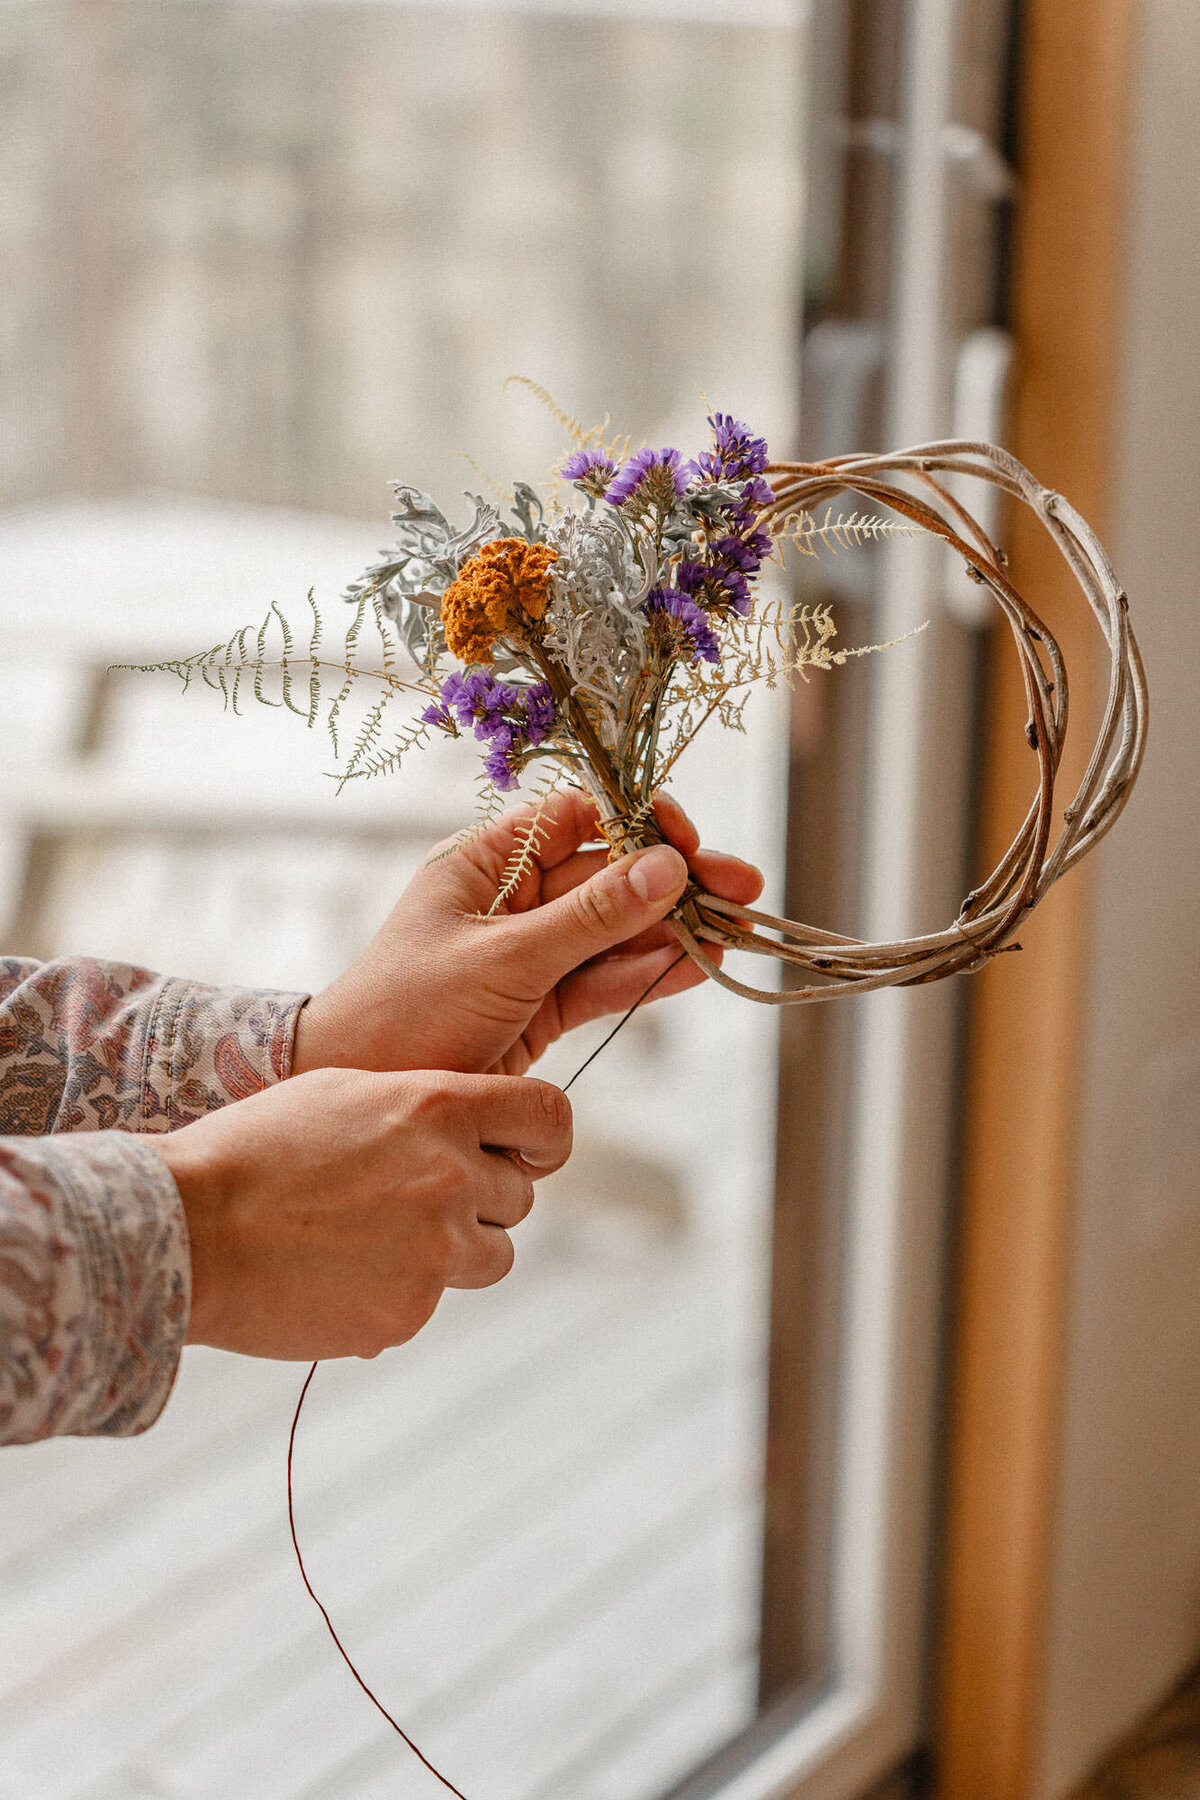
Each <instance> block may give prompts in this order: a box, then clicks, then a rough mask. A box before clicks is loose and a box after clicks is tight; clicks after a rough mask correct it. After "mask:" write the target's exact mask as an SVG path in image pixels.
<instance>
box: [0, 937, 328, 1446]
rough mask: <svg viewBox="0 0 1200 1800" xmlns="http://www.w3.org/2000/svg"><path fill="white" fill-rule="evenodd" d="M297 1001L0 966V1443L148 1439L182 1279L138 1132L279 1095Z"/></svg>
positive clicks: (95, 968) (178, 1321)
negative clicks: (260, 1095) (274, 1087)
mask: <svg viewBox="0 0 1200 1800" xmlns="http://www.w3.org/2000/svg"><path fill="white" fill-rule="evenodd" d="M305 998H306V996H305V995H302V994H278V993H267V992H261V993H260V992H252V991H250V990H246V989H240V988H212V987H204V986H201V985H198V984H196V983H193V982H186V981H178V980H175V979H173V978H171V977H164V976H159V975H153V974H151V973H149V971H147V970H145V969H138V968H133V967H131V966H129V965H125V964H117V963H102V962H95V961H91V960H89V959H86V958H79V959H71V960H66V961H60V962H51V963H37V962H32V961H28V960H26V959H23V958H19V957H0V1443H29V1442H31V1441H32V1440H34V1439H36V1438H43V1437H49V1436H52V1435H55V1434H62V1433H73V1434H77V1435H91V1434H103V1435H107V1436H116V1437H122V1436H130V1435H133V1434H134V1433H137V1432H140V1431H145V1430H146V1428H147V1427H148V1426H149V1425H152V1424H153V1423H154V1421H155V1419H156V1418H157V1417H158V1415H159V1413H160V1412H161V1411H162V1408H163V1407H164V1405H165V1404H166V1400H167V1396H168V1394H169V1393H170V1391H171V1384H172V1382H173V1380H174V1378H175V1371H176V1369H177V1367H178V1363H179V1355H180V1351H181V1349H182V1346H183V1340H184V1336H185V1333H186V1330H187V1318H188V1304H189V1298H190V1268H189V1259H188V1241H187V1226H186V1222H185V1219H184V1214H183V1208H182V1205H181V1203H180V1200H179V1195H178V1192H177V1190H176V1188H175V1183H174V1181H173V1180H172V1178H171V1175H170V1172H169V1171H168V1169H167V1166H166V1164H165V1163H164V1162H163V1160H162V1158H161V1157H159V1156H158V1155H156V1154H155V1151H154V1149H153V1146H152V1144H151V1143H150V1142H148V1141H147V1138H146V1136H145V1135H142V1134H147V1133H155V1132H160V1131H171V1130H175V1129H177V1128H178V1127H180V1126H182V1125H187V1124H190V1123H191V1121H192V1120H194V1119H198V1118H200V1117H202V1116H203V1114H205V1113H208V1112H212V1111H213V1110H214V1109H215V1108H217V1107H219V1106H226V1105H228V1103H229V1102H230V1101H232V1100H241V1099H244V1098H245V1097H246V1096H247V1095H249V1094H254V1093H257V1092H259V1090H260V1089H261V1088H264V1087H267V1086H270V1085H271V1083H273V1082H276V1081H282V1080H284V1079H286V1077H287V1075H288V1074H289V1073H290V1063H291V1051H292V1039H293V1036H294V1032H295V1026H296V1018H297V1015H298V1013H299V1011H300V1008H301V1007H302V1006H303V1004H304V1001H305ZM62 1134H70V1135H62Z"/></svg>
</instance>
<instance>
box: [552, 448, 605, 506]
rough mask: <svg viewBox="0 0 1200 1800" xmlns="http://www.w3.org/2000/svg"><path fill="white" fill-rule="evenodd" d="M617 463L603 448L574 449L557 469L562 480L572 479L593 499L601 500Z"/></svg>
mask: <svg viewBox="0 0 1200 1800" xmlns="http://www.w3.org/2000/svg"><path fill="white" fill-rule="evenodd" d="M616 472H617V465H616V463H614V461H613V460H612V457H611V456H606V455H605V454H604V452H603V450H576V451H575V453H574V455H572V456H568V458H567V460H566V462H565V463H564V464H563V466H562V468H561V469H560V470H559V474H560V475H561V476H562V477H563V480H564V481H573V482H574V483H575V484H576V486H577V487H579V488H582V490H583V492H584V493H585V494H590V495H591V497H592V498H593V499H595V500H603V498H604V496H605V493H606V491H607V489H608V485H609V483H610V482H611V480H612V478H613V476H614V475H615V474H616Z"/></svg>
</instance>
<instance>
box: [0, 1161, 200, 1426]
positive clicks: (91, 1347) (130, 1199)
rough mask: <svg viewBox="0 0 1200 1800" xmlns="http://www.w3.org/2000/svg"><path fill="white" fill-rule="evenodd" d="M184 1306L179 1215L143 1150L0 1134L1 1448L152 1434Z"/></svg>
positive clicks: (159, 1167)
mask: <svg viewBox="0 0 1200 1800" xmlns="http://www.w3.org/2000/svg"><path fill="white" fill-rule="evenodd" d="M189 1304H190V1267H189V1256H188V1239H187V1226H186V1222H185V1219H184V1213H183V1208H182V1206H181V1204H180V1199H179V1194H178V1192H177V1190H176V1186H175V1182H174V1180H173V1179H172V1176H171V1174H170V1172H169V1170H168V1168H167V1165H166V1163H165V1162H164V1160H163V1158H162V1157H161V1156H160V1155H159V1154H158V1152H157V1151H156V1150H155V1149H154V1148H153V1147H152V1146H151V1145H150V1144H149V1143H147V1142H146V1141H145V1140H139V1139H138V1138H137V1137H134V1136H132V1135H130V1134H128V1133H124V1132H99V1133H80V1134H78V1135H74V1136H71V1137H67V1138H55V1139H53V1140H49V1139H46V1138H36V1139H22V1138H11V1137H10V1138H0V1443H4V1444H17V1443H29V1442H32V1441H34V1440H35V1439H38V1438H45V1437H52V1436H56V1435H76V1436H88V1435H93V1434H94V1435H101V1436H111V1437H128V1436H132V1435H134V1434H136V1433H138V1432H141V1431H145V1430H146V1429H147V1427H148V1426H150V1425H152V1424H153V1423H154V1421H155V1419H156V1418H157V1417H158V1415H159V1413H160V1412H161V1411H162V1408H163V1406H164V1405H165V1404H166V1401H167V1396H168V1395H169V1393H170V1391H171V1385H172V1382H173V1381H174V1378H175V1372H176V1369H177V1367H178V1363H179V1355H180V1351H181V1348H182V1345H183V1342H184V1338H185V1336H186V1333H187V1322H188V1309H189Z"/></svg>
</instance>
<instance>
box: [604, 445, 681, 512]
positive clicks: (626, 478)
mask: <svg viewBox="0 0 1200 1800" xmlns="http://www.w3.org/2000/svg"><path fill="white" fill-rule="evenodd" d="M695 475H696V465H695V463H690V462H685V461H684V460H683V457H682V456H681V455H680V453H679V451H678V450H676V449H675V448H674V447H673V446H672V445H670V444H668V445H667V446H666V447H665V448H664V449H662V450H650V449H645V450H635V451H634V453H633V455H632V456H631V457H630V459H629V461H628V462H627V463H626V464H625V465H624V466H623V468H622V469H621V472H620V474H619V475H618V476H617V477H616V479H615V480H614V481H611V482H610V483H609V485H608V488H607V489H606V490H605V495H604V498H605V499H606V500H607V501H608V502H609V504H610V506H624V505H625V504H626V502H627V501H629V500H632V499H634V498H635V496H636V498H637V500H638V501H639V502H640V503H641V504H642V505H644V506H656V507H658V509H659V510H660V512H664V513H665V512H669V511H670V510H671V508H672V507H673V506H674V504H675V502H676V501H677V500H678V499H679V498H680V496H681V495H683V494H685V493H686V492H687V486H688V483H689V481H691V480H693V479H694V477H695Z"/></svg>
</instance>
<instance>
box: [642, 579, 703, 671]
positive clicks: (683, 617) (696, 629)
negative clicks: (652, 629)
mask: <svg viewBox="0 0 1200 1800" xmlns="http://www.w3.org/2000/svg"><path fill="white" fill-rule="evenodd" d="M646 611H647V612H648V613H661V614H663V615H665V616H666V617H667V618H670V619H674V620H676V621H677V622H678V624H679V625H680V626H681V628H682V632H683V636H684V638H685V639H686V641H687V643H688V644H689V645H690V647H691V657H690V660H691V661H692V662H699V661H701V659H703V661H705V662H710V663H715V662H720V660H721V645H720V642H719V640H718V638H717V634H716V632H715V631H714V630H713V628H712V626H711V625H710V624H709V621H708V615H707V614H706V613H705V612H704V610H703V608H702V607H699V606H697V605H696V602H695V601H694V600H689V599H688V597H687V595H686V594H680V593H676V592H673V591H672V589H670V588H653V589H651V591H650V593H649V594H648V596H647V598H646Z"/></svg>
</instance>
